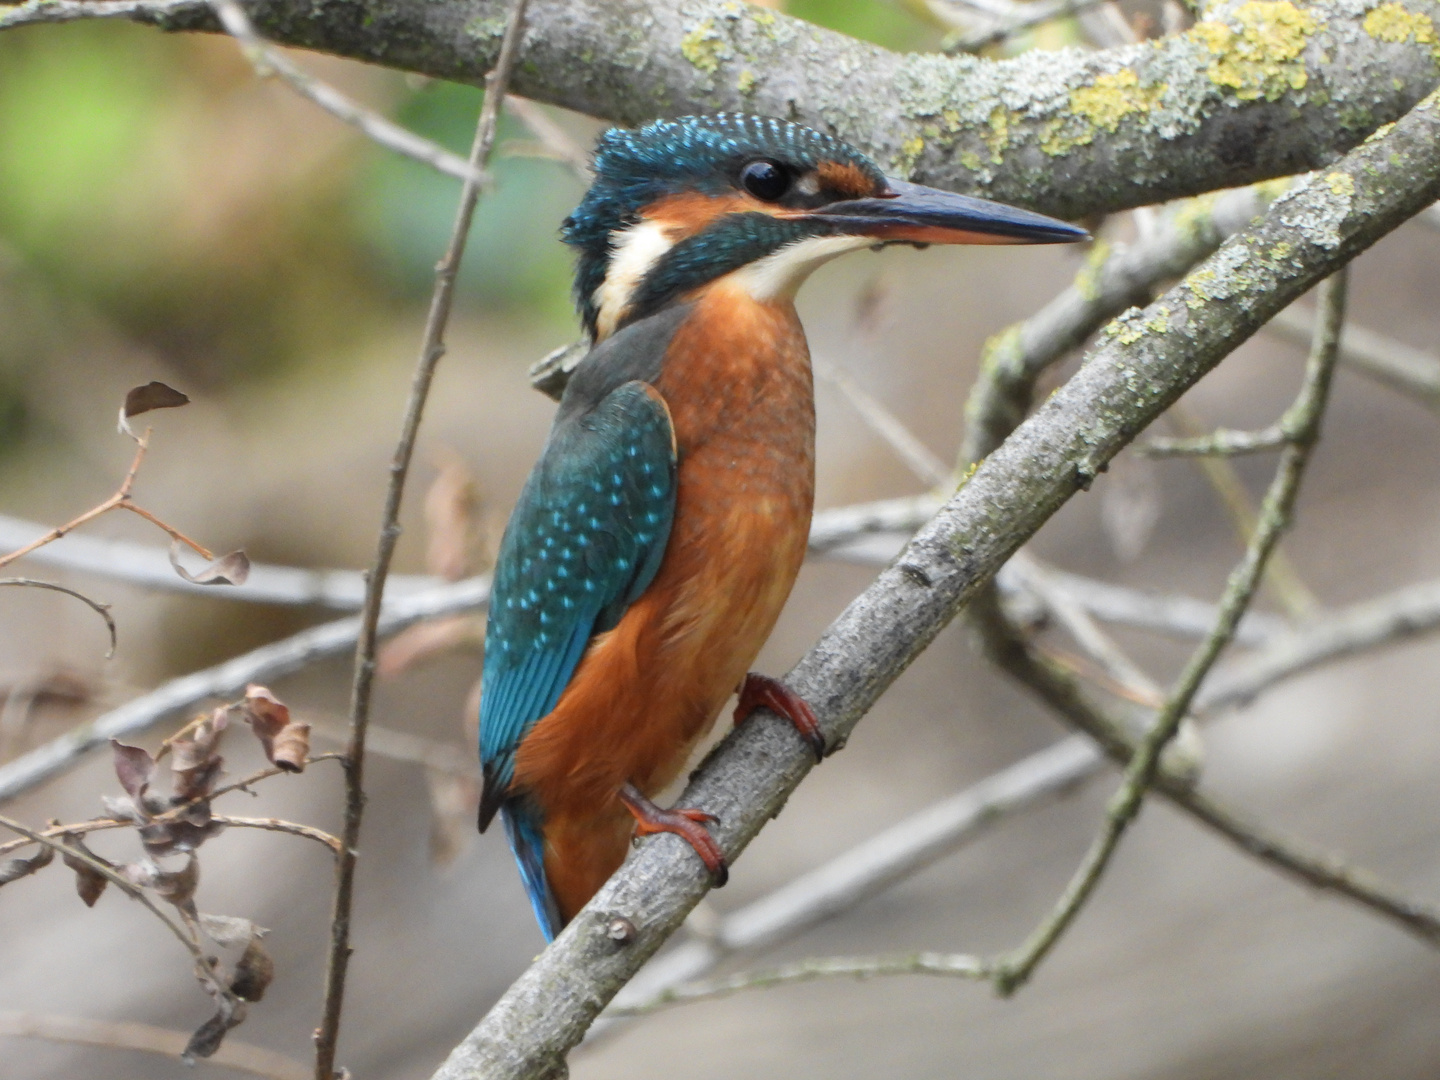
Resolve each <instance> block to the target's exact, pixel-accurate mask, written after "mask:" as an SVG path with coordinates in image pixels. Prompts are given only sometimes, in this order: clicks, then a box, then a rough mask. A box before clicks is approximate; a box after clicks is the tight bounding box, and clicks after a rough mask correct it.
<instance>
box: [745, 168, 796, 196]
mask: <svg viewBox="0 0 1440 1080" xmlns="http://www.w3.org/2000/svg"><path fill="white" fill-rule="evenodd" d="M740 184H741V186H742V187H744V188H745V190H746V191H748V192H749V193H750V194H751V195H754V196H755V197H756V198H757V199H764V200H765V201H766V202H774V201H775V200H776V199H778V198H780V196H782V195H784V194H785V192H786V191H788V190H789V189H790V175H789V173H787V172H786V171H785V169H784V167H783V166H781V165H777V164H776V163H775V162H773V161H766V160H765V159H764V158H761V159H760V160H759V161H752V162H750V163H748V164H747V165H746V166H745V167H744V168H743V169H741V170H740Z"/></svg>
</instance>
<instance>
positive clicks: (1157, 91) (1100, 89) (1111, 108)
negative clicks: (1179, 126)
mask: <svg viewBox="0 0 1440 1080" xmlns="http://www.w3.org/2000/svg"><path fill="white" fill-rule="evenodd" d="M1164 93H1165V84H1164V83H1155V84H1154V85H1152V86H1142V85H1141V84H1140V76H1138V75H1136V74H1135V72H1133V71H1131V70H1130V69H1129V68H1124V69H1122V70H1120V71H1117V72H1114V73H1113V74H1109V75H1100V76H1098V77H1096V79H1095V81H1094V82H1093V83H1092V84H1091V85H1089V86H1082V87H1081V88H1080V89H1078V90H1072V91H1070V109H1071V111H1072V112H1074V113H1076V114H1078V115H1080V116H1083V117H1085V119H1087V120H1089V121H1090V122H1091V123H1092V124H1094V125H1095V126H1096V127H1098V128H1104V129H1105V130H1106V131H1111V132H1113V131H1115V130H1116V129H1117V128H1118V127H1119V126H1120V121H1121V120H1123V119H1124V118H1125V117H1127V116H1129V115H1130V114H1131V113H1143V112H1149V111H1150V110H1151V109H1152V108H1153V107H1154V106H1155V103H1156V102H1158V101H1159V100H1160V97H1161V95H1162V94H1164Z"/></svg>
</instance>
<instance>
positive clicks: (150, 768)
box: [110, 739, 155, 801]
mask: <svg viewBox="0 0 1440 1080" xmlns="http://www.w3.org/2000/svg"><path fill="white" fill-rule="evenodd" d="M110 749H111V750H112V751H113V752H114V754H115V775H116V776H117V777H118V778H119V780H120V786H121V787H123V788H124V789H125V792H126V794H127V795H129V796H130V797H131V798H132V799H134V800H136V801H139V799H140V798H141V797H142V796H143V795H144V794H145V791H146V789H147V788H149V786H150V781H151V780H152V779H153V778H154V776H155V759H154V758H153V757H151V756H150V752H149V751H148V750H145V749H142V748H141V747H139V746H126V745H125V744H124V743H122V742H121V741H120V740H119V739H111V740H110Z"/></svg>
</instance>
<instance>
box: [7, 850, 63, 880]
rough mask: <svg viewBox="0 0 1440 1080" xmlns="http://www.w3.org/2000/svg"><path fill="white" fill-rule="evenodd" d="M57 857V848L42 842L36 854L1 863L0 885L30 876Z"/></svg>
mask: <svg viewBox="0 0 1440 1080" xmlns="http://www.w3.org/2000/svg"><path fill="white" fill-rule="evenodd" d="M54 859H55V849H54V848H52V847H51V846H50V845H49V844H41V845H40V850H39V851H37V852H35V854H34V855H27V856H24V857H23V858H18V859H10V860H8V861H6V862H3V863H0V885H9V884H10V882H12V881H18V880H19V879H20V878H22V877H29V876H30V875H31V874H33V873H35V872H36V871H37V870H43V869H45V867H47V866H49V865H50V863H51V862H52V861H54Z"/></svg>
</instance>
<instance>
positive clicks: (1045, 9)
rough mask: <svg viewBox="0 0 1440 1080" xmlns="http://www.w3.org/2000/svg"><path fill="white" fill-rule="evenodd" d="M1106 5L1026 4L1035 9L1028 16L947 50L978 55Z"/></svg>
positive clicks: (1085, 0) (1086, 1)
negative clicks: (1038, 28)
mask: <svg viewBox="0 0 1440 1080" xmlns="http://www.w3.org/2000/svg"><path fill="white" fill-rule="evenodd" d="M1103 2H1104V0H1054V2H1053V3H1048V4H1047V3H1039V4H1027V5H1025V7H1026V8H1027V9H1029V8H1034V9H1035V10H1033V11H1029V10H1027V11H1026V12H1025V14H1023V15H1019V16H1016V17H1012V18H1010V19H1008V20H1006V21H1005V22H1002V23H1001V24H1000V25H998V26H995V27H994V28H992V29H989V30H980V31H977V32H974V33H970V34H966V35H965V36H963V37H961V38H959V39H958V40H956V41H953V42H949V43H947V44H946V45H945V48H944V51H945V52H947V53H958V52H967V53H973V52H979V51H980V50H981V49H984V48H986V47H988V46H990V45H999V44H1000V43H1001V42H1002V41H1004V40H1006V39H1007V38H1010V37H1013V36H1014V35H1016V34H1018V33H1020V32H1021V31H1022V30H1029V29H1031V28H1032V27H1036V26H1040V25H1041V24H1042V23H1047V22H1053V21H1054V20H1055V19H1064V18H1068V17H1069V16H1071V15H1078V14H1080V13H1081V12H1082V11H1085V10H1087V9H1089V8H1092V7H1094V6H1095V5H1097V4H1100V3H1103ZM934 7H935V5H931V10H934Z"/></svg>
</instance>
